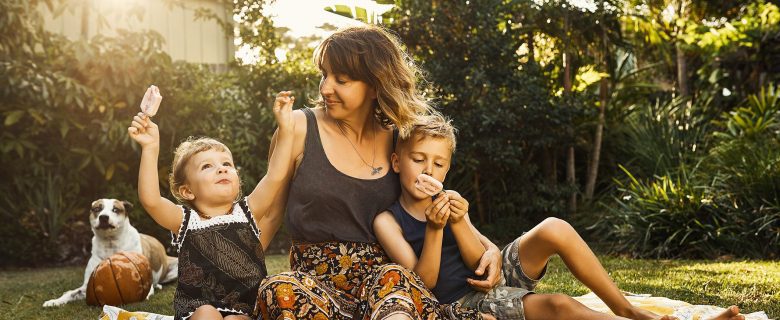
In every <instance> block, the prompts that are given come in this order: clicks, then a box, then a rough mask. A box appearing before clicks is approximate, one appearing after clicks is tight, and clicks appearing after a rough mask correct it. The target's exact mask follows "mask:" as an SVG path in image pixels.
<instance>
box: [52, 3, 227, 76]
mask: <svg viewBox="0 0 780 320" xmlns="http://www.w3.org/2000/svg"><path fill="white" fill-rule="evenodd" d="M86 1H88V2H89V3H91V6H90V12H89V14H88V15H89V19H88V31H87V37H90V38H91V37H93V36H94V35H96V34H103V35H107V36H112V35H115V34H116V31H115V30H116V29H126V30H130V31H141V30H144V29H151V30H154V31H157V32H159V33H160V34H161V35H162V36H163V38H164V39H165V44H164V49H165V50H166V52H168V54H169V55H170V56H171V57H172V58H173V60H184V61H187V62H193V63H204V64H210V65H214V66H215V67H217V68H220V67H222V66H224V65H225V64H226V63H227V62H228V61H230V60H231V59H232V58H233V55H234V52H235V46H234V45H233V37H230V36H228V35H226V34H225V32H224V31H223V29H222V27H220V26H219V24H217V23H216V22H215V21H213V20H210V19H209V20H204V19H201V20H197V21H196V20H195V10H196V9H197V8H208V9H210V10H211V11H212V12H214V13H216V14H218V15H221V16H222V17H223V19H225V20H228V21H229V20H230V19H232V18H231V15H232V12H231V10H230V8H226V7H225V5H223V4H221V3H218V2H215V1H206V0H187V1H181V2H180V4H172V2H171V1H160V0H86ZM54 3H55V6H56V5H59V4H57V3H58V2H56V1H55V2H54ZM68 6H69V7H67V8H68V9H67V10H65V11H64V12H63V13H62V14H61V15H59V16H58V17H56V18H54V17H53V14H52V13H51V12H49V10H48V9H46V7H45V5H41V10H40V11H41V13H42V14H43V17H44V23H45V27H46V29H47V30H50V31H52V32H57V33H60V34H63V35H65V36H66V37H68V38H70V39H73V40H77V39H79V38H81V23H82V18H81V17H82V13H83V7H82V6H81V5H68ZM139 9H140V10H141V11H142V12H143V14H142V15H141V16H140V19H139V17H138V15H135V14H133V12H134V10H135V11H136V12H137V11H138V10H139ZM94 11H97V12H100V14H101V15H102V16H104V17H105V18H106V20H107V22H108V24H109V26H108V27H106V26H104V25H100V24H99V23H98V15H97V14H95V12H94Z"/></svg>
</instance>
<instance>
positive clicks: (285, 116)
mask: <svg viewBox="0 0 780 320" xmlns="http://www.w3.org/2000/svg"><path fill="white" fill-rule="evenodd" d="M294 103H295V97H293V96H292V91H281V92H279V93H278V94H277V95H276V100H274V109H273V110H274V118H276V123H277V124H278V125H279V129H280V130H287V129H292V127H293V118H292V107H293V104H294Z"/></svg>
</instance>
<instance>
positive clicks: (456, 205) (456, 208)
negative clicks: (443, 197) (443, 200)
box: [444, 190, 469, 223]
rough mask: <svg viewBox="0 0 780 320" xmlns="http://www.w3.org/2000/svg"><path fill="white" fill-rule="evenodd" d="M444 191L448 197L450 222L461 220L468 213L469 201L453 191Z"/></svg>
mask: <svg viewBox="0 0 780 320" xmlns="http://www.w3.org/2000/svg"><path fill="white" fill-rule="evenodd" d="M444 193H446V194H447V195H448V196H449V197H450V219H449V221H450V223H457V222H460V221H462V220H463V217H464V216H466V214H467V213H469V202H468V201H466V199H464V198H463V197H461V196H460V194H459V193H457V192H455V191H452V190H446V191H444Z"/></svg>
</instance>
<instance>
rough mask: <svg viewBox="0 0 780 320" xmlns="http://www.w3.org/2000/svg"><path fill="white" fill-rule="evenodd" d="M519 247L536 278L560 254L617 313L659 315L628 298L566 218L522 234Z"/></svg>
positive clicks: (525, 265) (524, 265) (642, 318)
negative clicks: (640, 306) (634, 304)
mask: <svg viewBox="0 0 780 320" xmlns="http://www.w3.org/2000/svg"><path fill="white" fill-rule="evenodd" d="M519 246H520V247H519V248H518V252H519V255H520V256H521V257H520V259H519V260H520V264H521V268H522V269H523V272H525V274H526V275H528V276H529V277H531V278H532V279H538V278H539V276H540V275H541V273H542V270H543V269H544V266H545V265H546V264H547V261H548V260H549V259H550V257H551V256H552V255H554V254H557V255H559V256H560V257H561V259H562V260H563V262H564V263H565V264H566V267H568V268H569V270H570V271H571V273H572V274H573V275H574V277H576V278H577V279H578V280H580V282H582V283H583V284H584V285H585V286H586V287H588V288H590V290H593V292H594V293H595V294H596V295H597V296H598V297H599V298H601V300H602V301H604V303H606V304H607V306H609V308H610V309H611V310H612V312H614V313H615V314H616V315H619V316H623V317H626V318H631V319H638V320H645V319H658V318H659V316H658V315H656V314H653V313H651V312H649V311H645V310H642V309H640V308H637V307H634V306H632V305H631V303H630V302H628V300H626V298H625V297H624V296H623V294H622V293H621V292H620V290H619V289H618V287H617V285H615V283H614V282H613V281H612V279H610V277H609V275H608V274H607V271H606V270H604V267H603V266H601V263H600V262H599V260H598V258H596V255H595V254H593V251H591V250H590V247H588V245H587V244H586V243H585V241H584V240H582V238H581V237H580V235H579V234H578V233H577V231H575V230H574V228H572V226H571V225H569V223H567V222H566V221H563V220H560V219H556V218H548V219H546V220H544V221H542V223H540V224H538V225H537V226H536V227H534V228H533V229H531V230H530V231H528V232H527V233H526V234H524V235H523V236H522V237H520V241H519ZM664 318H666V317H661V319H664ZM667 319H674V317H668V318H667Z"/></svg>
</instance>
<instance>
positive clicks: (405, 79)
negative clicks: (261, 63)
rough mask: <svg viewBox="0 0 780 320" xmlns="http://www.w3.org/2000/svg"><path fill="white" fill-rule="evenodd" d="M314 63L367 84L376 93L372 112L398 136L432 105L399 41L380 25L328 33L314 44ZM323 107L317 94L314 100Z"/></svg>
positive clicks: (416, 71)
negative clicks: (392, 126)
mask: <svg viewBox="0 0 780 320" xmlns="http://www.w3.org/2000/svg"><path fill="white" fill-rule="evenodd" d="M314 63H315V64H316V65H317V66H318V67H319V68H320V69H322V68H323V66H322V65H323V63H327V64H328V66H329V67H330V69H331V72H333V73H335V74H343V75H347V76H349V77H350V78H351V79H353V80H359V81H363V82H365V83H367V84H369V85H370V86H371V87H372V88H374V90H376V95H377V102H378V103H377V105H375V106H374V112H375V115H376V117H377V120H379V122H380V123H381V124H382V125H384V126H390V125H391V124H395V126H396V127H397V128H398V132H399V135H400V136H401V137H404V138H405V137H408V136H409V133H410V132H411V128H412V125H413V124H414V122H415V119H416V117H417V116H419V115H422V114H426V113H429V112H430V111H431V110H432V108H431V106H430V105H429V103H428V102H427V101H426V99H425V98H424V96H423V95H422V93H421V92H420V91H419V90H418V88H417V84H418V80H420V81H422V72H421V70H420V69H419V68H418V67H417V66H416V65H415V64H414V61H413V60H412V59H411V58H410V57H409V55H408V54H407V53H406V52H405V51H404V50H403V49H402V48H401V43H400V41H399V40H398V39H397V38H396V37H395V36H393V35H392V34H390V32H388V31H387V30H385V29H384V28H382V27H378V26H373V25H366V26H357V27H348V28H345V29H341V30H339V31H337V32H336V33H334V34H332V35H330V36H329V37H328V38H326V39H325V40H324V41H322V43H321V44H320V45H319V47H317V51H315V53H314ZM315 103H316V104H317V105H318V106H324V105H325V101H324V100H323V98H322V97H319V98H318V100H316V101H315Z"/></svg>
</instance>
